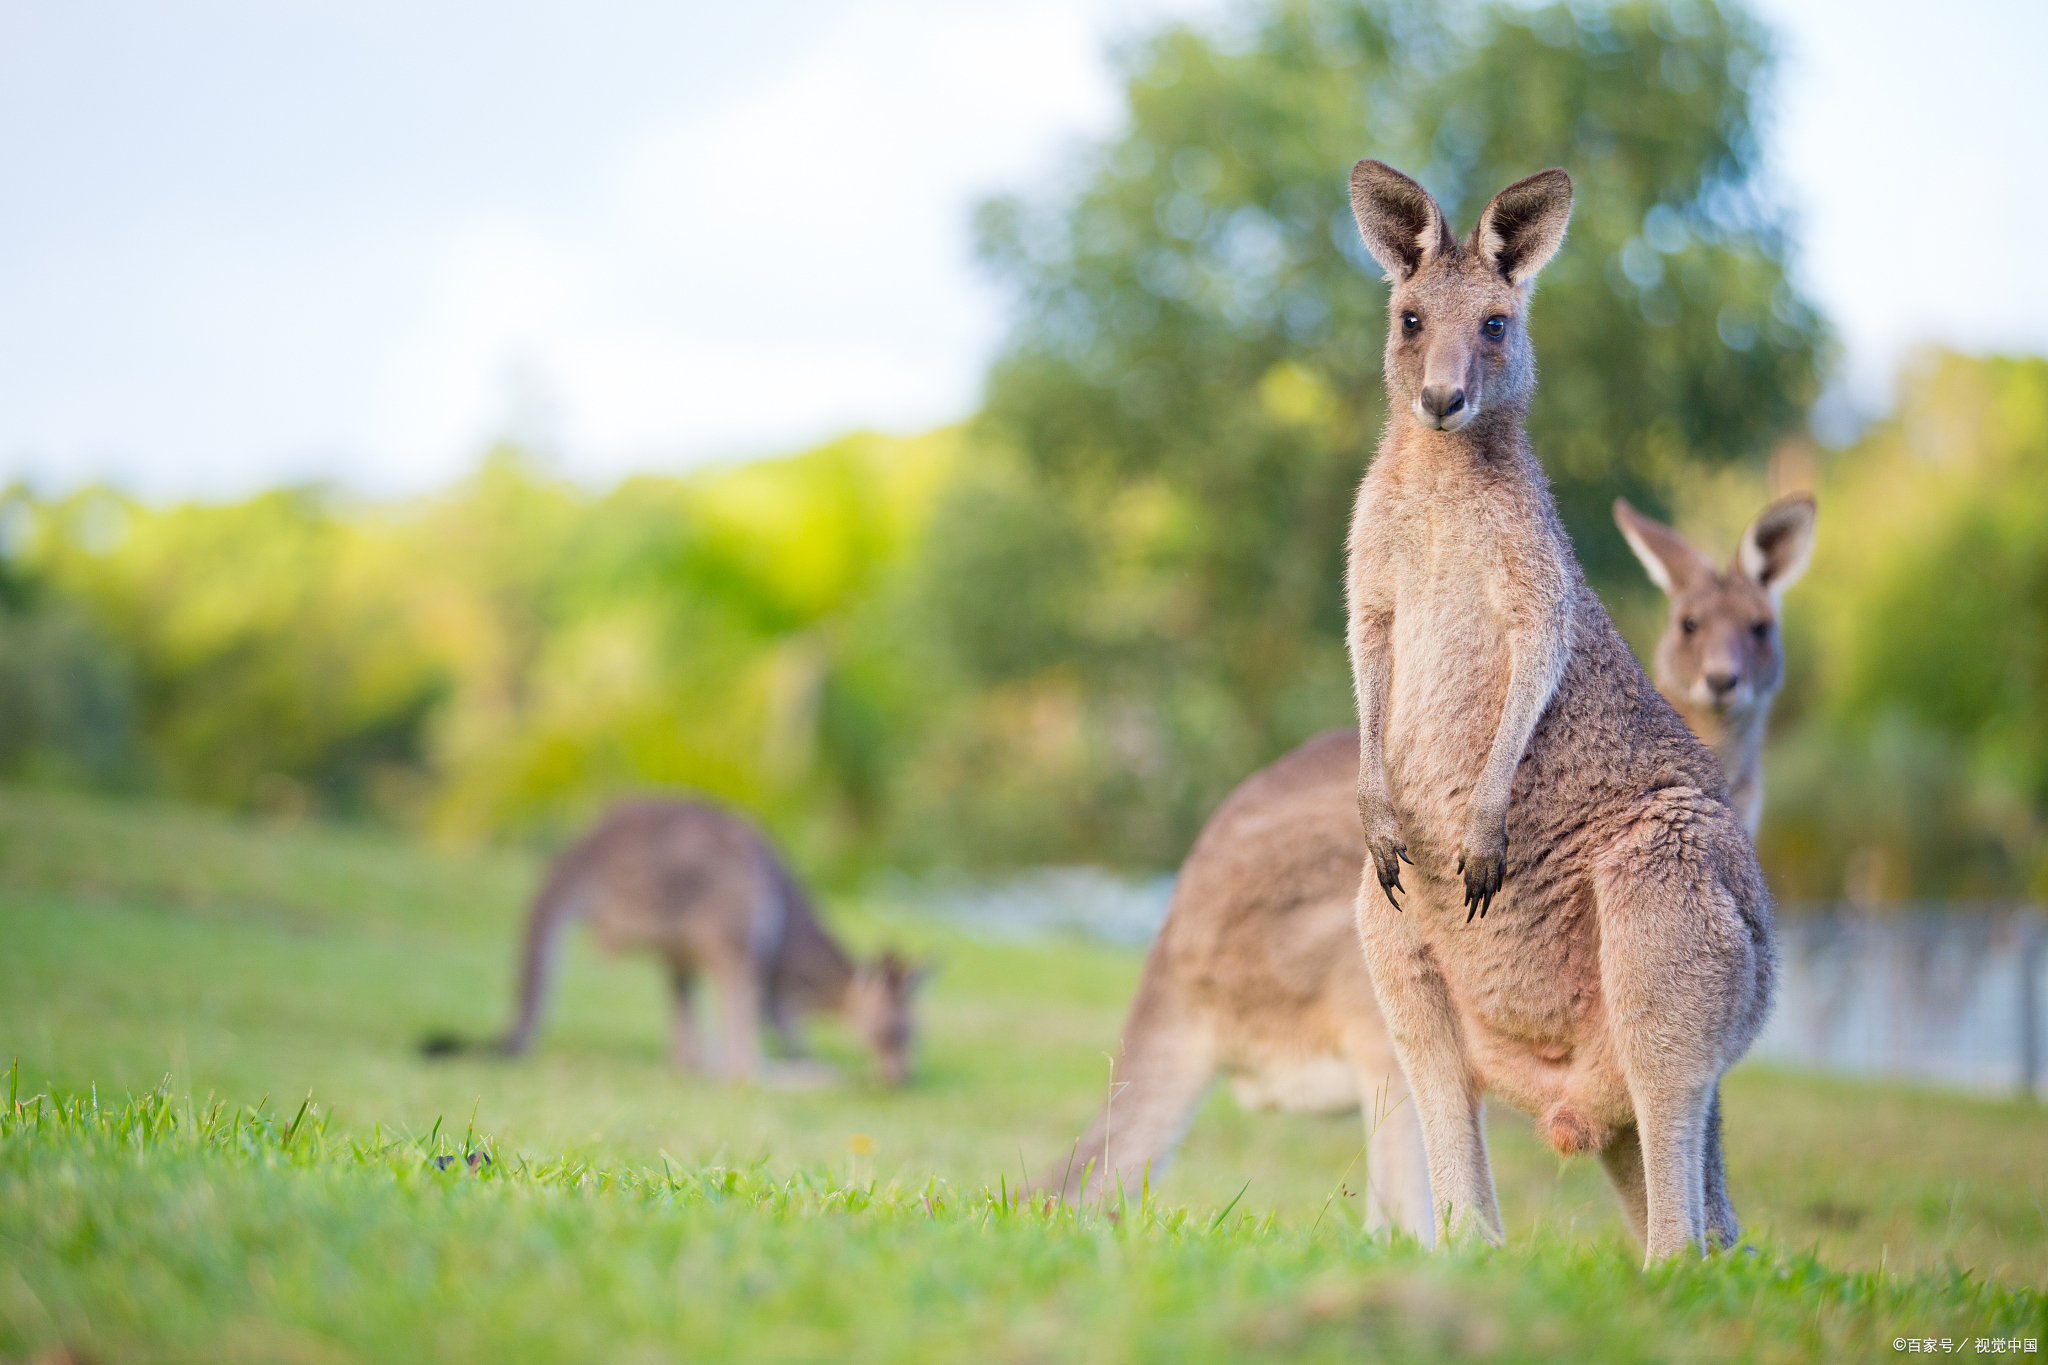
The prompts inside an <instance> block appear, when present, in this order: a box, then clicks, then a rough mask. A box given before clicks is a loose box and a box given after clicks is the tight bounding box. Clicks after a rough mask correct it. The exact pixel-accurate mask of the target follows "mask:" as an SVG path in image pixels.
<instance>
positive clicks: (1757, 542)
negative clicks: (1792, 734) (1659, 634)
mask: <svg viewBox="0 0 2048 1365" xmlns="http://www.w3.org/2000/svg"><path fill="white" fill-rule="evenodd" d="M1614 520H1615V522H1616V524H1617V525H1619V526H1620V527H1621V533H1622V535H1623V536H1625V537H1626V538H1627V539H1628V544H1629V548H1630V549H1631V550H1634V551H1635V552H1636V558H1637V559H1640V560H1641V561H1642V562H1643V568H1644V569H1646V570H1647V571H1648V572H1649V575H1650V578H1651V581H1653V582H1655V583H1656V585H1657V586H1658V587H1660V588H1662V589H1663V590H1664V591H1665V593H1666V594H1667V595H1668V596H1669V597H1670V598H1671V618H1670V620H1669V621H1668V622H1667V623H1666V624H1665V627H1664V635H1663V638H1662V639H1660V640H1659V641H1658V642H1657V653H1656V657H1655V660H1654V662H1653V663H1652V665H1651V676H1652V677H1653V678H1654V679H1655V680H1656V683H1657V690H1658V691H1660V692H1662V693H1663V694H1664V695H1665V696H1666V697H1667V698H1669V699H1670V701H1671V704H1672V705H1673V706H1676V707H1677V708H1678V714H1679V715H1681V716H1683V717H1684V718H1685V723H1686V724H1688V725H1690V726H1691V727H1692V729H1693V733H1694V734H1696V735H1698V736H1699V737H1700V738H1701V739H1703V740H1705V741H1706V742H1707V744H1708V745H1709V746H1710V747H1711V748H1712V749H1713V751H1714V757H1715V758H1717V759H1719V760H1720V761H1721V771H1722V773H1723V774H1725V775H1726V776H1727V778H1728V799H1729V800H1730V801H1732V802H1733V803H1734V804H1735V810H1736V813H1737V814H1739V815H1741V816H1742V824H1743V827H1744V828H1745V829H1747V830H1748V831H1749V833H1750V837H1751V838H1754V837H1755V836H1756V831H1757V827H1758V825H1760V824H1761V823H1762V821H1763V814H1764V772H1763V766H1764V765H1763V752H1764V731H1765V730H1766V729H1767V728H1768V726H1769V722H1770V718H1771V699H1772V698H1774V697H1776V696H1777V695H1778V688H1779V686H1780V685H1781V684H1782V683H1783V682H1784V680H1785V650H1784V646H1783V644H1782V642H1781V641H1780V639H1779V636H1778V608H1779V606H1780V604H1781V603H1782V602H1783V600H1784V595H1785V589H1787V588H1789V587H1791V586H1792V584H1793V583H1794V582H1796V581H1797V580H1798V578H1799V576H1800V575H1801V574H1803V573H1805V572H1806V564H1807V561H1808V560H1809V559H1811V558H1812V557H1813V530H1814V503H1813V495H1812V494H1810V493H1794V494H1793V495H1792V496H1790V497H1786V498H1780V499H1778V501H1776V502H1774V503H1772V504H1771V505H1770V506H1769V507H1766V508H1764V510H1763V511H1761V512H1759V513H1757V516H1756V520H1755V521H1752V522H1751V523H1750V524H1749V529H1748V530H1746V531H1744V532H1743V533H1742V546H1741V548H1740V549H1738V550H1737V551H1736V552H1735V558H1734V560H1733V561H1732V562H1731V563H1730V564H1729V565H1728V567H1727V569H1726V570H1721V569H1716V568H1715V567H1714V561H1713V560H1712V559H1710V558H1709V557H1708V556H1706V555H1704V554H1702V553H1701V552H1700V551H1698V550H1697V549H1695V548H1693V546H1692V545H1691V544H1690V543H1689V542H1687V541H1686V539H1685V538H1684V537H1683V536H1681V535H1679V534H1678V533H1677V532H1676V531H1674V530H1672V529H1671V528H1670V527H1668V526H1664V525H1661V524H1660V523H1658V522H1655V521H1652V520H1651V519H1650V518H1648V517H1646V516H1644V515H1643V514H1642V513H1641V512H1638V511H1636V509H1635V508H1633V507H1631V506H1629V505H1628V500H1627V499H1626V498H1616V499H1615V500H1614Z"/></svg>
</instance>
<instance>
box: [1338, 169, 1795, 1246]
mask: <svg viewBox="0 0 2048 1365" xmlns="http://www.w3.org/2000/svg"><path fill="white" fill-rule="evenodd" d="M1351 200H1352V209H1353V213H1354V216H1355V217H1356V219H1357V222H1358V227H1359V230H1360V233H1361V234H1362V236H1363V238H1364V240H1365V244H1366V246H1367V248H1368V249H1369V250H1370V251H1371V252H1372V254H1373V256H1374V257H1375V259H1377V260H1378V261H1379V262H1380V264H1381V265H1382V266H1383V267H1384V268H1385V269H1386V271H1387V273H1388V275H1389V277H1390V278H1391V281H1392V295H1391V298H1390V300H1389V307H1388V312H1389V326H1388V334H1387V343H1386V359H1385V378H1386V385H1387V391H1388V398H1389V414H1388V420H1387V426H1386V429H1385V431H1384V433H1383V434H1382V438H1381V442H1380V449H1379V453H1378V455H1377V456H1376V457H1375V459H1374V460H1373V463H1372V465H1371V467H1370V469H1368V470H1367V472H1366V475H1365V479H1364V481H1363V482H1362V483H1361V484H1360V487H1359V493H1358V500H1357V503H1356V507H1355V510H1354V515H1353V519H1352V529H1351V536H1350V544H1349V549H1348V566H1347V572H1346V580H1345V586H1346V597H1347V604H1348V609H1349V617H1350V625H1349V643H1350V649H1351V660H1352V672H1353V677H1354V683H1355V687H1356V691H1357V698H1358V712H1359V737H1360V743H1359V774H1358V807H1359V816H1360V819H1361V821H1362V823H1363V825H1364V828H1365V834H1366V847H1367V851H1368V853H1369V854H1370V857H1371V869H1372V872H1373V874H1374V876H1375V877H1376V879H1377V881H1378V883H1379V885H1378V888H1377V889H1374V888H1373V887H1372V883H1371V882H1370V881H1367V882H1366V883H1365V886H1364V887H1363V888H1362V889H1361V892H1360V898H1359V902H1358V929H1359V938H1360V940H1361V942H1362V943H1363V945H1364V949H1365V958H1366V964H1367V966H1368V968H1369V969H1370V971H1371V975H1372V982H1373V988H1374V994H1375V996H1376V997H1377V999H1378V1001H1379V1004H1380V1009H1381V1012H1382V1014H1383V1015H1384V1016H1385V1018H1386V1021H1387V1024H1388V1027H1389V1029H1390V1031H1391V1032H1392V1034H1393V1038H1394V1044H1395V1048H1396V1051H1397V1052H1398V1054H1399V1056H1400V1061H1401V1069H1402V1072H1403V1074H1404V1075H1405V1076H1406V1077H1407V1079H1408V1083H1409V1087H1410V1090H1411V1092H1412V1095H1413V1102H1414V1105H1415V1109H1416V1116H1417V1118H1418V1120H1419V1122H1420V1124H1421V1127H1422V1135H1423V1143H1424V1146H1425V1148H1426V1151H1427V1154H1428V1165H1429V1180H1430V1190H1431V1195H1432V1201H1433V1204H1432V1221H1433V1222H1434V1223H1436V1224H1437V1225H1438V1226H1440V1227H1444V1228H1447V1229H1448V1230H1449V1231H1450V1232H1452V1233H1457V1232H1460V1231H1466V1230H1472V1231H1477V1232H1478V1233H1480V1234H1481V1235H1483V1236H1485V1237H1486V1238H1487V1239H1489V1240H1496V1241H1497V1240H1498V1239H1499V1238H1500V1236H1501V1224H1500V1210H1499V1207H1498V1203H1497V1201H1496V1199H1495V1195H1494V1187H1493V1174H1492V1171H1491V1168H1490V1166H1489V1164H1488V1160H1487V1154H1486V1136H1485V1129H1484V1126H1483V1125H1482V1122H1481V1104H1482V1097H1483V1096H1484V1095H1485V1094H1487V1093H1488V1092H1493V1093H1497V1094H1499V1095H1501V1096H1502V1097H1504V1098H1505V1099H1507V1100H1508V1101H1509V1102H1510V1103H1512V1104H1514V1105H1515V1106H1516V1107H1518V1108H1521V1109H1524V1110H1526V1111H1528V1112H1530V1113H1532V1114H1535V1115H1537V1116H1538V1122H1537V1128H1538V1131H1539V1133H1541V1134H1542V1135H1543V1136H1544V1137H1545V1138H1546V1139H1547V1140H1548V1141H1549V1142H1550V1144H1551V1145H1552V1146H1553V1147H1555V1148H1557V1149H1558V1150H1559V1151H1561V1152H1587V1151H1591V1152H1598V1153H1599V1154H1600V1159H1601V1162H1602V1164H1603V1165H1604V1166H1605V1167H1606V1170H1607V1173H1608V1176H1609V1177H1610V1179H1611V1180H1612V1181H1613V1183H1614V1185H1615V1188H1616V1189H1617V1191H1618V1192H1619V1193H1620V1195H1621V1198H1622V1203H1623V1206H1624V1208H1625V1209H1626V1211H1627V1213H1628V1216H1629V1219H1630V1222H1631V1223H1632V1224H1633V1225H1634V1227H1635V1229H1636V1231H1637V1233H1638V1234H1639V1235H1640V1236H1641V1237H1642V1240H1643V1243H1644V1247H1645V1251H1646V1254H1647V1256H1648V1258H1649V1259H1650V1260H1652V1261H1655V1260H1659V1259H1662V1258H1664V1257H1668V1256H1671V1255H1674V1254H1676V1253H1678V1252H1679V1251H1682V1250H1684V1249H1685V1248H1687V1247H1688V1246H1703V1245H1704V1246H1711V1245H1716V1244H1718V1245H1727V1244H1729V1243H1731V1242H1732V1241H1733V1240H1734V1239H1735V1238H1736V1236H1737V1235H1738V1228H1737V1224H1736V1221H1735V1213H1734V1209H1733V1208H1732V1207H1731V1206H1730V1204H1729V1202H1728V1196H1727V1190H1726V1182H1725V1177H1724V1174H1723V1169H1722V1161H1721V1144H1720V1100H1719V1083H1720V1078H1721V1075H1722V1073H1723V1072H1724V1071H1726V1070H1727V1068H1728V1067H1729V1066H1730V1065H1731V1064H1732V1063H1733V1062H1734V1061H1735V1060H1736V1059H1737V1058H1739V1057H1740V1056H1741V1055H1742V1053H1743V1052H1744V1051H1745V1050H1746V1049H1747V1048H1748V1046H1749V1044H1750V1041H1751V1040H1752V1039H1753V1038H1754V1037H1755V1035H1756V1032H1757V1029H1758V1028H1759V1027H1760V1026H1761V1024H1762V1022H1763V1019H1764V1015H1765V1013H1766V1011H1767V1010H1768V1008H1769V1005H1770V997H1771V986H1772V978H1773V974H1774V967H1775V961H1774V949H1773V945H1772V930H1771V907H1770V897H1769V894H1768V892H1767V891H1766V890H1765V887H1764V882H1763V876H1762V873H1761V871H1760V870H1759V869H1758V867H1757V862H1756V854H1755V852H1754V850H1752V848H1751V847H1750V842H1749V839H1748V837H1747V835H1746V834H1745V833H1744V831H1743V827H1742V823H1741V820H1740V818H1739V817H1738V816H1737V815H1736V813H1735V811H1734V809H1733V807H1731V806H1730V804H1729V802H1728V796H1727V784H1726V783H1725V782H1724V780H1723V779H1722V776H1721V773H1720V770H1719V768H1718V766H1717V765H1716V763H1715V761H1714V758H1713V756H1712V754H1710V753H1709V752H1708V751H1707V750H1706V748H1705V747H1704V746H1703V745H1702V744H1701V743H1700V741H1699V740H1698V739H1696V738H1695V737H1694V736H1693V734H1692V733H1691V732H1690V731H1689V730H1687V729H1686V727H1685V724H1684V722H1683V721H1682V720H1681V719H1680V718H1679V716H1678V714H1677V712H1676V711H1674V710H1673V709H1672V707H1671V704H1670V703H1669V702H1668V701H1666V700H1665V699H1664V698H1663V697H1662V696H1661V695H1659V694H1658V692H1657V691H1656V689H1655V688H1654V687H1652V686H1651V684H1650V680H1649V678H1648V677H1647V676H1646V675H1645V674H1644V672H1643V669H1642V666H1641V665H1640V664H1638V663H1637V662H1636V659H1635V656H1634V655H1633V654H1632V653H1630V652H1629V649H1628V646H1627V645H1626V644H1625V643H1623V641H1622V639H1621V636H1620V634H1619V632H1617V631H1616V630H1615V628H1614V624H1613V622H1612V621H1611V620H1609V619H1608V616H1607V612H1606V610H1605V609H1604V608H1603V607H1602V606H1601V605H1600V601H1599V599H1598V598H1597V597H1596V596H1595V595H1594V594H1593V592H1592V590H1591V589H1590V588H1589V587H1588V586H1587V585H1586V582H1585V577H1584V575H1583V573H1582V572H1581V571H1580V569H1579V566H1578V562H1577V560H1576V559H1575V558H1574V557H1573V554H1572V549H1571V543H1570V541H1569V540H1568V539H1567V538H1566V536H1565V533H1564V528H1563V527H1562V526H1561V525H1560V524H1559V522H1558V519H1557V512H1556V508H1555V505H1554V504H1553V503H1552V501H1551V497H1550V490H1549V485H1548V481H1547V480H1546V478H1545V477H1544V474H1543V470H1542V467H1541V466H1540V465H1539V464H1538V463H1537V461H1536V458H1535V455H1534V454H1533V452H1532V451H1531V450H1530V448H1529V444H1528V439H1527V437H1526V435H1525V434H1524V432H1523V419H1524V415H1525V413H1526V411H1527V409H1528V405H1529V401H1530V398H1531V396H1532V394H1533V393H1534V391H1535V385H1536V369H1535V357H1534V354H1533V351H1532V349H1531V346H1530V343H1529V337H1528V332H1527V330H1526V320H1527V316H1528V306H1529V296H1530V292H1531V288H1532V285H1533V282H1534V279H1535V276H1536V273H1537V271H1538V270H1540V269H1541V268H1542V267H1543V265H1544V264H1545V263H1547V262H1548V261H1549V259H1550V257H1551V256H1552V255H1553V254H1555V252H1556V251H1557V248H1558V247H1559V245H1561V243H1562V242H1563V239H1564V233H1565V226H1566V223H1567V221H1568V219H1569V217H1570V214H1571V200H1572V191H1571V180H1570V178H1569V177H1568V176H1566V175H1565V173H1564V172H1563V171H1560V170H1549V171H1544V172H1541V173H1540V174H1537V175H1534V176H1531V177H1529V178H1528V179H1526V180H1522V181H1518V182H1517V183H1515V184H1513V185H1510V186H1508V188H1506V189H1504V190H1502V191H1501V192H1500V193H1499V194H1497V195H1495V196H1494V198H1493V200H1492V201H1491V202H1490V203H1488V204H1487V206H1486V208H1485V209H1484V210H1483V211H1482V212H1481V214H1480V216H1479V222H1478V225H1477V226H1476V227H1475V228H1474V229H1473V231H1472V233H1471V235H1470V236H1469V237H1468V238H1466V239H1465V240H1464V241H1462V242H1461V241H1459V240H1458V239H1457V238H1456V237H1454V236H1453V235H1452V232H1451V229H1450V225H1449V224H1448V223H1447V222H1446V220H1445V218H1444V215H1443V211H1442V209H1441V208H1439V207H1438V205H1437V203H1436V201H1435V200H1434V199H1433V198H1431V197H1430V195H1429V193H1428V191H1426V190H1424V189H1423V188H1422V187H1421V186H1420V185H1418V184H1416V183H1415V182H1414V181H1413V180H1410V179H1409V178H1408V177H1406V176H1404V175H1402V174H1400V173H1399V172H1398V171H1395V170H1393V169H1392V168H1391V167H1388V166H1385V165H1383V164H1381V163H1379V162H1377V161H1361V162H1359V163H1358V165H1357V166H1356V167H1354V168H1353V170H1352V176H1351ZM1404 863H1406V864H1408V873H1407V875H1408V877H1409V878H1410V879H1411V881H1412V885H1409V886H1404V885H1403V881H1402V875H1403V870H1402V869H1403V864H1404ZM1396 892H1401V893H1403V895H1404V896H1405V898H1406V899H1405V903H1403V902H1402V901H1400V900H1397V899H1396V896H1395V893H1396ZM1382 896H1383V897H1384V899H1382ZM1489 910H1490V911H1492V914H1491V916H1490V917H1489V916H1488V914H1487V912H1488V911H1489Z"/></svg>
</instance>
